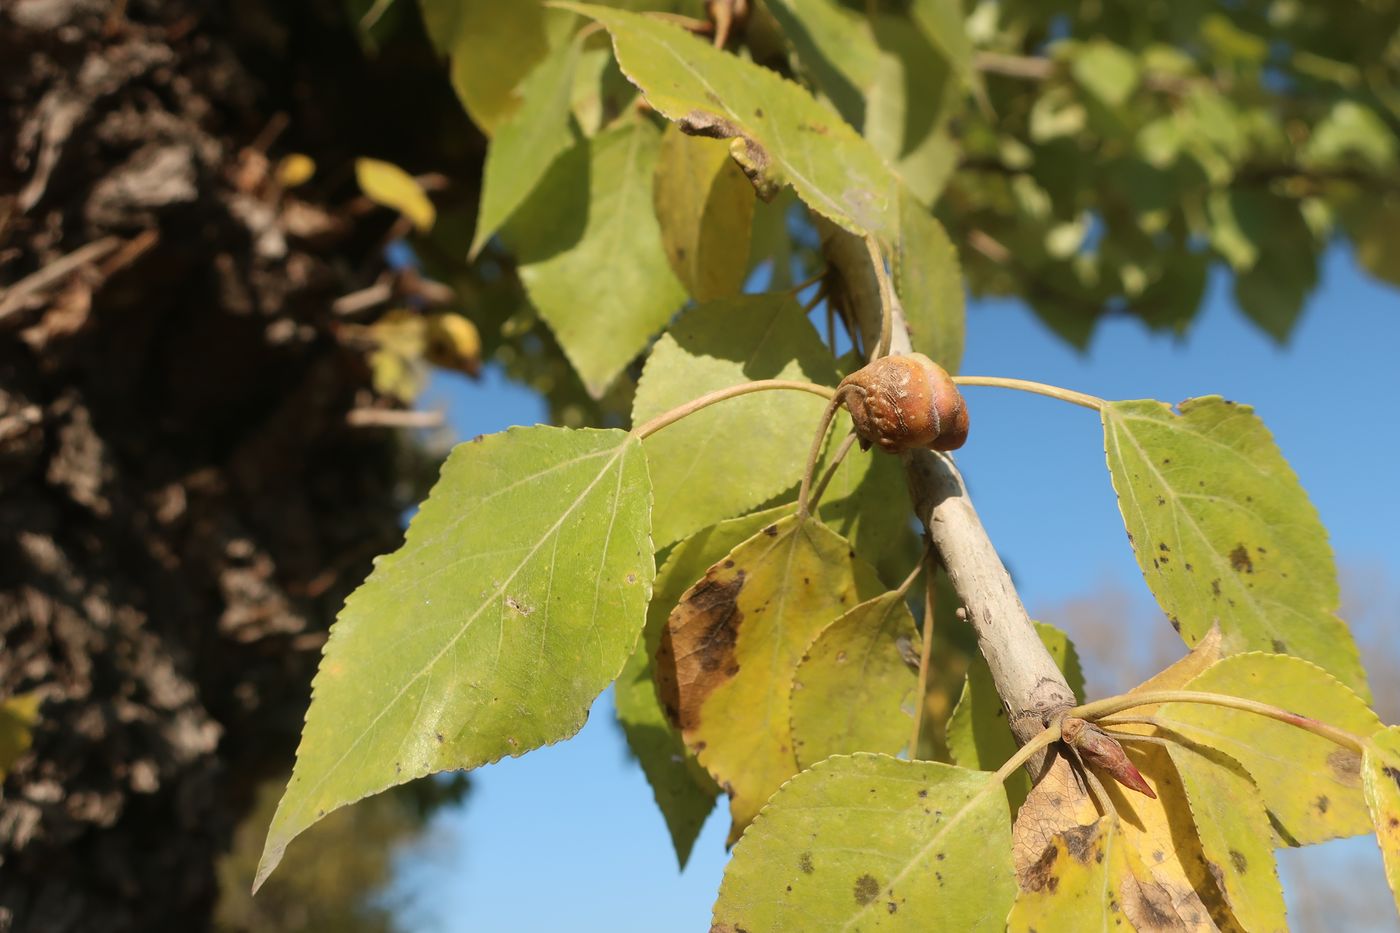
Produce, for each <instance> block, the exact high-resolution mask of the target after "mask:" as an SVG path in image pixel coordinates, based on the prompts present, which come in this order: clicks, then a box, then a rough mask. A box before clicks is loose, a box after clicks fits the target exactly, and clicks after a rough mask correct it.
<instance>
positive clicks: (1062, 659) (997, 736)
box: [947, 622, 1084, 806]
mask: <svg viewBox="0 0 1400 933" xmlns="http://www.w3.org/2000/svg"><path fill="white" fill-rule="evenodd" d="M1034 624H1035V632H1036V634H1037V635H1039V636H1040V640H1041V641H1042V642H1043V643H1044V644H1045V648H1046V650H1048V651H1049V652H1050V657H1052V658H1053V659H1054V660H1055V666H1056V667H1058V668H1059V669H1060V670H1061V671H1062V672H1063V673H1064V675H1065V680H1066V682H1067V683H1068V684H1069V688H1070V689H1071V690H1073V691H1074V696H1075V698H1076V699H1078V700H1080V701H1082V700H1083V699H1084V671H1083V670H1082V669H1081V668H1080V666H1079V652H1077V651H1075V650H1074V643H1073V642H1071V641H1070V640H1069V636H1068V635H1066V634H1065V633H1064V632H1062V631H1060V630H1059V629H1057V628H1055V626H1053V625H1049V624H1047V623H1045V622H1036V623H1034ZM947 736H948V751H949V752H950V753H952V756H953V761H954V762H955V763H956V764H959V765H962V766H963V767H964V768H976V769H977V770H979V771H995V770H996V769H997V768H1000V767H1001V766H1002V765H1004V764H1006V762H1007V760H1008V759H1009V758H1010V757H1011V756H1012V755H1014V754H1016V749H1017V748H1018V747H1019V746H1018V745H1017V743H1016V737H1015V736H1014V735H1012V733H1011V726H1010V725H1009V724H1008V723H1007V721H1006V709H1005V708H1004V707H1003V706H1002V704H1001V695H1000V694H998V693H997V688H996V683H995V682H994V681H993V680H992V671H991V669H990V668H989V667H987V661H986V659H985V658H983V657H982V655H981V654H980V653H978V654H977V655H976V656H975V657H974V658H973V659H972V662H971V664H969V665H968V668H967V680H966V681H964V683H963V689H962V695H961V696H960V697H959V698H958V705H957V706H955V707H953V715H952V716H950V717H949V718H948V730H947ZM1030 789H1031V781H1030V776H1029V775H1028V774H1026V773H1025V771H1024V770H1021V771H1017V772H1016V773H1015V774H1013V775H1011V776H1010V777H1009V778H1007V780H1006V793H1007V796H1008V797H1010V798H1011V802H1012V803H1013V804H1015V805H1016V806H1020V804H1021V801H1023V800H1025V799H1026V795H1027V794H1028V793H1030Z"/></svg>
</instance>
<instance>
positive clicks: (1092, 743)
mask: <svg viewBox="0 0 1400 933" xmlns="http://www.w3.org/2000/svg"><path fill="white" fill-rule="evenodd" d="M1060 734H1061V735H1062V736H1063V737H1064V740H1065V743H1066V744H1067V745H1069V746H1070V747H1071V748H1073V749H1074V750H1075V751H1077V752H1079V757H1080V758H1082V759H1084V763H1085V764H1086V765H1089V766H1091V767H1094V768H1098V769H1099V770H1100V771H1107V772H1108V773H1109V774H1110V775H1112V776H1113V779H1114V780H1115V781H1117V782H1118V783H1119V784H1122V785H1123V786H1124V787H1127V788H1130V789H1132V790H1135V791H1137V792H1138V793H1139V794H1145V795H1146V796H1148V797H1151V798H1152V799H1153V800H1156V799H1157V795H1156V794H1155V793H1154V792H1153V790H1152V788H1151V787H1149V786H1148V784H1147V781H1146V780H1144V779H1143V776H1142V772H1141V771H1139V770H1138V769H1137V768H1135V767H1133V763H1132V762H1131V761H1129V760H1128V753H1127V752H1125V751H1123V746H1121V745H1119V744H1118V740H1117V739H1115V738H1114V737H1113V736H1111V735H1109V734H1108V733H1107V732H1105V731H1103V730H1102V729H1100V728H1099V727H1098V726H1096V725H1094V724H1093V723H1090V722H1085V721H1084V720H1083V719H1068V718H1067V719H1065V721H1064V722H1063V723H1061V725H1060Z"/></svg>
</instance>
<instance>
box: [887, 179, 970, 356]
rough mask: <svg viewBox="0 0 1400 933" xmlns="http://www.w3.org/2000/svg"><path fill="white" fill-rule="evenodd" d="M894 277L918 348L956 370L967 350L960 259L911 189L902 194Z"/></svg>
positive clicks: (940, 228)
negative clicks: (964, 348)
mask: <svg viewBox="0 0 1400 933" xmlns="http://www.w3.org/2000/svg"><path fill="white" fill-rule="evenodd" d="M894 280H895V291H896V292H898V294H899V299H900V303H901V304H902V305H903V307H904V316H905V319H906V321H907V323H908V326H909V337H910V340H912V341H913V344H914V349H915V350H918V351H919V352H920V353H923V354H924V355H926V356H928V357H929V358H930V359H931V360H933V361H934V362H935V363H937V364H939V365H940V366H942V367H943V368H944V369H946V370H948V371H949V372H950V373H956V372H957V371H958V366H959V365H960V364H961V363H962V353H963V331H964V315H963V281H962V265H961V263H959V262H958V251H957V250H956V249H955V248H954V247H953V243H952V241H951V240H949V239H948V234H947V233H946V232H945V231H944V230H943V225H942V224H940V223H939V222H938V220H937V219H935V218H934V216H933V215H932V214H930V213H929V212H928V210H927V209H926V208H924V207H923V205H921V204H919V202H918V201H916V200H914V198H913V196H912V195H910V194H909V193H907V192H903V193H901V197H900V213H899V241H898V244H897V246H896V248H895V254H894Z"/></svg>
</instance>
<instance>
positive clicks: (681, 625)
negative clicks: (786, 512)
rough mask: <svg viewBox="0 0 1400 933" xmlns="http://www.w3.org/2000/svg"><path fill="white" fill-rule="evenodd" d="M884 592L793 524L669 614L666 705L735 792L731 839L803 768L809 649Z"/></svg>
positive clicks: (838, 550)
mask: <svg viewBox="0 0 1400 933" xmlns="http://www.w3.org/2000/svg"><path fill="white" fill-rule="evenodd" d="M879 590H880V584H879V581H878V580H877V579H876V578H875V573H874V571H873V570H871V569H870V568H869V567H868V566H867V565H865V564H864V563H863V562H860V561H857V560H855V559H853V558H852V557H851V551H850V545H849V544H847V543H846V541H845V540H843V539H842V538H841V537H840V536H838V535H837V534H836V533H835V532H833V531H831V529H829V528H827V527H826V526H824V525H822V524H821V523H820V522H818V521H816V520H815V519H811V518H808V519H806V520H805V521H804V520H802V519H801V518H799V517H797V516H793V517H790V518H784V519H781V520H780V521H778V522H777V523H775V524H773V525H769V526H768V527H767V528H765V529H763V530H762V531H761V532H759V533H758V534H757V535H755V536H754V537H752V538H750V539H748V540H747V541H745V542H744V543H742V544H740V545H739V546H738V547H736V548H734V550H732V551H731V552H730V553H729V556H728V557H727V558H725V559H724V560H722V561H720V562H719V563H717V564H715V565H714V566H713V567H711V568H710V569H709V571H708V572H707V573H706V574H705V576H704V577H703V578H702V579H701V580H700V581H699V582H698V583H696V584H695V585H694V586H692V587H691V588H690V589H689V590H688V591H687V592H686V594H685V596H684V598H683V599H682V600H681V602H680V605H678V606H677V607H676V609H675V611H674V612H672V613H671V617H670V619H669V620H668V622H667V626H666V630H665V632H664V633H663V634H662V636H661V647H660V649H659V650H658V651H657V655H656V670H657V683H658V685H659V688H660V695H661V702H662V705H663V706H664V707H665V708H666V711H667V715H668V716H669V717H670V718H671V721H672V722H675V723H677V724H678V725H679V726H680V727H681V732H682V735H683V736H684V737H685V741H686V745H687V746H689V747H690V748H691V749H693V750H694V751H695V752H696V754H697V755H698V757H699V759H700V763H701V764H703V765H704V766H705V768H706V770H708V771H709V772H710V774H711V775H712V776H713V777H714V778H715V780H716V781H718V782H719V783H720V785H721V786H722V787H724V788H725V789H726V790H727V791H729V793H730V806H729V809H730V813H731V815H732V816H733V821H734V824H733V829H732V831H731V834H730V839H731V841H732V840H733V839H737V838H738V835H739V833H740V832H741V831H742V830H743V828H744V827H745V826H747V825H748V824H749V822H750V821H752V820H753V817H754V815H755V814H756V813H758V811H759V809H760V808H761V807H762V806H763V804H764V801H766V800H767V799H768V797H769V796H770V795H771V794H772V793H773V791H775V790H777V789H778V787H779V786H780V785H781V784H782V783H783V782H784V781H786V780H787V779H788V778H790V777H792V775H793V774H794V773H795V772H796V771H797V757H796V755H795V754H794V753H793V749H792V735H791V721H792V710H791V702H790V697H791V685H792V678H793V674H794V672H795V671H796V670H797V665H798V663H799V662H800V661H801V660H802V655H803V653H804V652H805V651H806V649H807V646H808V645H809V644H811V642H812V639H813V638H814V637H815V636H816V634H817V633H818V632H820V631H821V630H822V629H823V628H825V627H826V625H827V624H828V623H830V622H831V620H833V619H835V618H837V617H838V616H840V615H842V614H843V613H844V612H845V611H846V610H847V609H849V608H851V607H852V606H854V605H855V604H856V603H858V602H860V601H861V600H862V599H864V598H867V597H868V596H870V595H873V594H874V593H877V592H879Z"/></svg>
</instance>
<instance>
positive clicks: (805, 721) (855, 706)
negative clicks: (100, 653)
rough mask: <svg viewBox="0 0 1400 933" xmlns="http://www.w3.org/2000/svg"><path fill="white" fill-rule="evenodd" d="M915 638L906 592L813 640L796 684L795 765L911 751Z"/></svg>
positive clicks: (863, 607) (865, 607) (867, 606)
mask: <svg viewBox="0 0 1400 933" xmlns="http://www.w3.org/2000/svg"><path fill="white" fill-rule="evenodd" d="M918 637H919V636H918V632H917V631H916V630H915V628H914V616H913V615H912V614H910V612H909V606H908V605H907V604H906V602H905V596H904V594H903V593H899V592H897V591H891V592H888V593H884V594H882V595H880V596H877V597H875V598H874V599H870V600H866V601H865V602H863V603H861V604H860V605H858V606H855V607H853V608H852V609H851V610H850V611H849V612H847V613H846V614H845V615H843V616H841V617H840V618H839V619H837V620H836V621H834V622H832V623H831V624H830V625H828V626H827V627H826V628H824V629H822V631H821V633H820V634H818V635H817V637H816V638H815V639H813V641H812V644H811V645H810V646H809V647H808V648H807V652H806V654H805V655H804V656H803V658H802V661H801V662H800V663H799V664H798V665H797V672H796V674H795V675H794V679H793V682H792V739H793V750H794V751H795V752H796V753H797V763H798V765H799V766H800V767H802V768H810V767H811V766H812V765H813V764H815V763H816V762H818V761H821V760H822V759H823V758H829V757H831V756H832V755H846V754H850V753H852V752H884V753H885V754H889V755H895V754H898V753H899V752H900V750H902V749H904V748H905V747H907V746H908V744H909V732H910V728H911V727H912V725H913V721H914V717H913V711H914V705H915V697H914V693H915V691H916V690H917V688H918V676H917V674H916V667H911V666H910V663H909V662H910V659H911V658H912V659H913V660H914V663H915V665H916V666H917V663H918V657H919V646H918Z"/></svg>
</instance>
